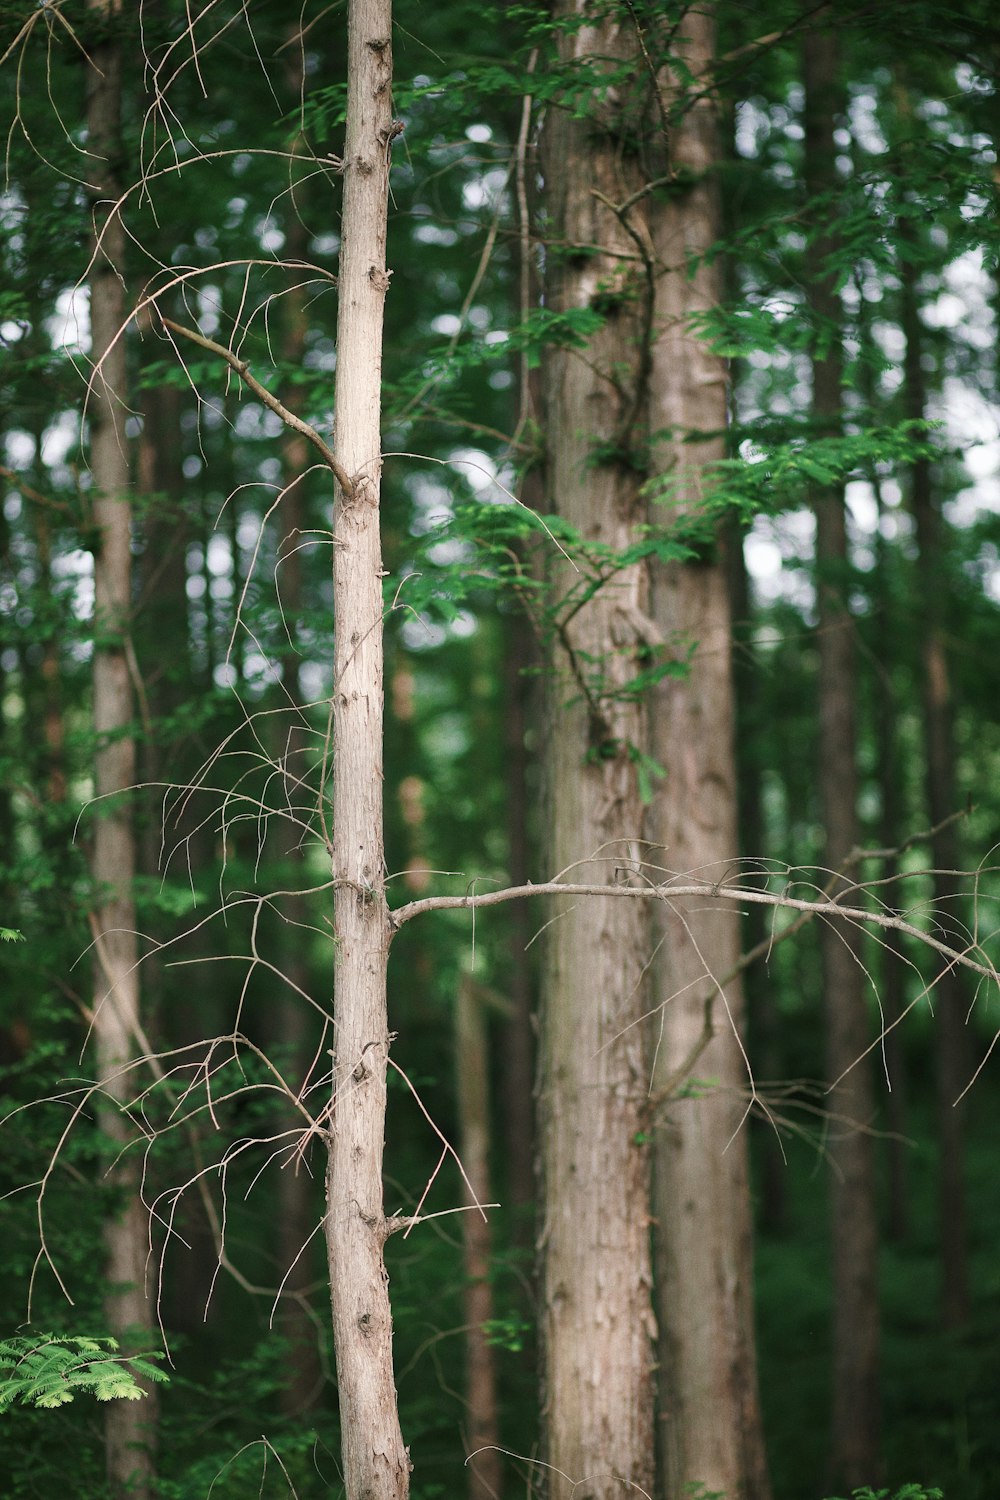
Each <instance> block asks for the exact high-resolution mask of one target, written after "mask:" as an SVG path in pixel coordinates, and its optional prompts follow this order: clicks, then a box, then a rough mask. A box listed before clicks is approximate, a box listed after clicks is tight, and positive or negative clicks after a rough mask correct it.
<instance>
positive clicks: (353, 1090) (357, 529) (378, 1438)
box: [326, 0, 410, 1500]
mask: <svg viewBox="0 0 1000 1500" xmlns="http://www.w3.org/2000/svg"><path fill="white" fill-rule="evenodd" d="M391 37H392V11H391V6H390V4H389V3H388V0H351V5H350V9H349V13H348V99H347V138H346V142H345V146H344V160H343V173H344V203H343V217H342V242H341V252H340V267H339V298H340V301H339V314H338V324H337V375H336V390H335V400H336V416H335V425H334V452H335V453H336V455H337V457H338V460H339V462H340V464H341V466H342V468H343V469H344V471H346V474H347V475H348V476H349V477H350V489H349V490H348V489H346V488H345V487H343V486H341V485H338V487H337V494H336V500H335V505H334V519H333V526H334V547H333V559H334V562H333V588H334V611H335V629H336V637H335V644H334V687H333V693H334V700H333V835H332V836H333V849H332V864H333V879H334V942H335V966H336V967H335V980H334V1023H335V1048H336V1052H335V1069H334V1092H333V1099H332V1103H331V1114H330V1135H329V1169H328V1173H327V1217H326V1243H327V1252H328V1258H329V1268H330V1288H331V1299H332V1305H333V1333H334V1349H335V1355H336V1362H337V1380H338V1386H339V1394H340V1420H341V1442H342V1450H343V1471H344V1482H345V1485H346V1489H347V1495H348V1500H403V1497H405V1496H406V1494H407V1492H408V1489H409V1469H410V1464H409V1456H408V1454H407V1451H406V1449H405V1448H404V1446H403V1439H402V1436H401V1434H400V1430H399V1416H398V1412H397V1406H396V1391H395V1385H394V1381H393V1369H392V1319H391V1315H390V1309H389V1293H388V1277H387V1275H386V1269H385V1263H384V1259H383V1249H384V1245H385V1240H386V1237H387V1233H388V1230H389V1226H388V1225H387V1223H386V1219H385V1214H384V1204H383V1193H382V1150H383V1138H384V1133H385V1108H386V1067H387V1059H388V1051H389V1026H388V1018H387V1014H386V963H387V958H388V950H389V938H390V932H391V926H390V920H389V913H388V908H387V906H386V899H385V860H384V851H383V834H382V708H383V701H382V693H383V684H382V677H383V660H382V558H381V544H380V537H379V488H380V479H381V468H382V461H381V456H380V454H381V446H380V433H379V416H380V390H381V349H382V324H383V313H384V303H385V294H386V290H387V288H388V285H389V277H388V274H387V271H386V266H385V242H386V209H387V198H388V186H389V147H390V141H391V135H392V116H391V101H390V86H391V80H392V46H391Z"/></svg>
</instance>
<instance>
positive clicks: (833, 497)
mask: <svg viewBox="0 0 1000 1500" xmlns="http://www.w3.org/2000/svg"><path fill="white" fill-rule="evenodd" d="M803 61H804V72H805V88H806V100H805V132H806V140H805V180H806V189H807V192H808V194H809V196H810V198H811V199H820V198H823V197H824V196H825V195H829V201H830V202H834V201H835V199H836V191H837V182H838V179H837V172H836V145H835V142H834V138H833V136H834V127H835V120H836V117H837V116H838V115H840V114H842V113H843V112H844V103H845V100H844V95H843V89H842V85H841V83H840V58H839V48H838V46H837V42H836V38H835V37H834V36H833V34H832V33H831V32H829V31H813V32H810V33H809V34H808V35H807V37H806V39H805V44H804V55H803ZM819 211H820V212H822V213H826V214H829V213H831V212H832V210H831V209H830V207H829V205H828V203H824V204H823V206H822V207H821V208H820V210H819ZM835 250H836V243H835V240H834V237H833V235H832V233H830V232H827V233H825V234H823V235H821V236H819V237H817V239H816V240H815V241H814V244H813V256H814V258H815V262H816V264H817V265H818V266H819V268H820V270H819V274H818V275H817V277H816V279H815V280H814V281H813V282H812V284H811V286H810V289H809V299H810V305H811V308H812V312H813V317H814V320H815V323H816V325H817V337H819V338H820V339H821V340H823V341H824V342H828V345H829V352H828V353H826V354H825V355H823V356H818V355H814V356H813V360H812V371H813V417H814V422H815V426H816V430H817V431H818V432H821V433H828V434H830V433H836V432H838V431H839V430H840V425H841V383H842V357H841V352H840V321H841V310H840V301H839V297H838V295H837V291H836V285H835V275H834V273H833V271H832V270H831V268H830V264H829V262H830V259H831V257H832V255H833V254H834V253H835ZM815 511H816V567H817V595H818V597H817V617H818V623H819V695H820V702H819V754H820V768H819V783H820V796H821V802H822V811H823V826H824V829H825V834H826V843H825V858H824V863H825V865H826V867H827V869H828V870H830V871H835V870H837V869H838V868H840V867H841V866H842V865H843V864H844V861H845V860H846V859H847V858H848V856H849V855H850V854H851V852H852V851H853V850H854V849H855V848H856V847H857V843H858V821H857V811H856V809H857V770H856V766H855V743H856V724H855V709H856V704H857V695H858V689H857V672H856V666H855V651H854V625H853V621H852V619H851V615H850V610H849V606H848V597H847V594H848V551H847V520H846V512H845V508H844V494H843V489H842V488H836V489H830V490H827V491H825V492H823V493H820V494H817V495H816V497H815ZM844 885H845V886H846V881H845V882H844ZM834 895H836V891H834ZM822 957H823V986H824V1003H825V1010H826V1068H827V1076H828V1082H829V1086H830V1087H829V1093H828V1101H829V1113H830V1121H831V1124H830V1135H829V1140H828V1142H827V1150H828V1153H829V1158H830V1168H831V1171H830V1209H831V1239H832V1252H833V1400H832V1417H831V1439H830V1472H829V1479H830V1482H831V1484H832V1485H834V1486H838V1485H843V1486H847V1487H848V1488H849V1487H851V1486H854V1485H860V1484H863V1483H865V1482H867V1483H873V1482H874V1481H875V1479H876V1478H877V1477H878V1471H879V1373H878V1370H879V1316H878V1314H879V1308H878V1228H877V1219H876V1206H875V1152H874V1142H873V1140H872V1136H871V1134H870V1129H871V1126H872V1123H873V1117H874V1112H875V1106H874V1087H873V1081H872V1069H871V1059H870V1057H865V1056H864V1053H865V1052H866V1049H867V1048H868V1046H869V1044H870V1043H871V1040H872V1033H871V1025H870V1021H869V1016H868V1008H867V1004H866V1000H865V992H864V985H865V976H864V972H863V970H862V968H861V965H860V960H859V952H858V940H857V936H856V934H855V932H854V931H853V930H852V929H851V928H849V927H838V928H836V929H835V928H834V927H833V925H832V924H827V925H825V926H824V928H823V935H822Z"/></svg>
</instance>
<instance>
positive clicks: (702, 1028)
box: [650, 11, 770, 1500]
mask: <svg viewBox="0 0 1000 1500" xmlns="http://www.w3.org/2000/svg"><path fill="white" fill-rule="evenodd" d="M714 47H715V35H714V22H713V18H712V16H711V14H710V13H708V12H705V11H701V12H695V11H691V12H689V13H688V15H687V16H686V18H685V19H684V21H683V23H682V24H681V26H680V28H679V30H678V32H677V34H676V36H675V37H674V40H673V47H672V50H674V51H676V52H679V53H680V55H681V56H682V57H683V60H684V62H685V64H686V67H687V68H688V69H690V73H691V75H692V76H693V79H694V83H693V85H688V86H687V87H685V84H684V82H683V80H681V79H678V82H677V84H676V86H675V85H673V83H672V81H671V79H670V78H669V77H668V76H665V77H664V79H663V82H662V84H661V92H663V93H665V95H666V100H665V104H666V108H667V110H669V111H670V112H671V114H673V107H674V106H676V107H677V108H678V110H679V113H678V115H677V116H676V117H673V118H672V120H671V128H670V133H669V141H668V145H669V153H670V160H669V171H670V172H671V174H672V175H673V176H674V177H675V180H676V181H679V182H684V183H685V184H687V186H686V187H685V189H684V190H683V191H682V192H680V193H679V195H678V189H677V188H675V190H674V194H673V195H672V196H671V199H670V200H669V201H668V202H666V203H664V204H662V205H661V206H659V207H658V209H657V212H656V217H655V219H654V228H653V237H654V248H655V254H656V261H657V295H656V306H655V328H654V334H655V337H654V342H653V359H652V372H651V389H650V407H651V419H650V425H651V428H652V429H653V431H654V433H656V434H662V435H661V436H660V437H659V440H658V441H656V442H655V445H654V447H653V450H652V456H653V461H654V466H655V469H656V471H657V472H659V473H660V474H662V475H665V476H667V477H668V478H669V480H670V481H671V484H672V486H673V487H672V489H671V491H670V494H669V497H668V504H669V511H668V512H667V515H668V517H677V518H678V520H679V522H680V524H682V525H683V524H684V523H685V522H689V521H690V520H691V519H692V518H693V517H694V516H696V515H697V512H698V509H699V507H700V505H701V500H702V496H703V494H704V493H705V491H706V490H709V491H710V488H711V480H710V478H708V477H707V476H706V475H705V474H704V469H705V466H706V465H710V464H712V463H714V462H717V461H718V460H720V459H721V458H723V457H724V454H725V444H724V436H723V433H724V429H725V425H726V405H727V403H726V372H725V367H724V364H723V361H722V360H720V359H719V358H718V357H717V356H715V355H714V354H712V352H711V351H710V350H709V349H708V347H707V345H706V344H704V343H703V342H702V341H701V340H700V339H699V338H698V337H697V336H696V334H695V333H694V331H693V330H692V328H691V326H690V318H691V315H692V314H693V313H695V312H697V311H700V310H702V309H704V308H706V307H710V306H712V305H713V304H714V303H716V302H717V301H718V300H719V297H720V293H721V285H720V274H719V269H718V265H717V263H716V264H714V265H708V264H706V263H699V264H696V265H694V266H693V267H692V266H690V265H689V258H690V257H691V256H692V255H698V254H700V253H701V252H702V251H704V250H705V249H706V248H707V247H708V246H709V245H711V244H713V243H714V242H715V241H716V240H717V239H718V238H719V235H720V224H721V219H720V208H719V189H718V181H717V177H716V175H715V174H716V168H717V164H718V161H719V156H718V150H719V147H718V126H717V120H716V107H715V104H714V101H713V98H712V94H711V92H710V90H709V89H708V88H705V87H703V84H702V80H704V79H705V78H706V76H707V75H708V71H709V70H710V68H711V66H712V62H713V58H714ZM685 95H688V97H687V98H686V97H685ZM694 434H701V435H702V436H700V437H698V438H696V439H695V440H693V441H692V440H689V441H686V442H685V441H684V439H685V438H689V439H691V437H692V435H694ZM702 545H703V547H704V556H703V558H702V560H700V561H698V562H692V563H683V564H671V565H669V566H667V567H664V568H663V569H661V570H660V571H659V572H658V573H655V574H654V585H653V601H654V608H653V613H654V618H655V620H656V624H657V626H658V628H659V630H660V631H661V633H662V634H663V636H664V637H665V638H666V639H667V640H668V641H670V642H675V643H677V647H678V649H679V653H680V656H681V659H684V658H685V657H687V655H688V653H689V651H692V649H693V656H692V658H691V661H690V671H689V673H688V674H687V675H686V676H683V677H674V678H667V679H665V680H664V681H663V682H662V683H661V685H660V686H659V688H658V689H657V690H656V692H655V694H654V700H653V705H652V718H653V754H654V756H655V758H656V760H657V761H658V762H659V764H660V765H661V766H662V767H663V768H664V770H665V772H666V775H665V777H664V779H663V781H662V782H661V784H660V786H659V789H658V792H657V796H656V799H655V802H654V805H653V808H652V818H651V828H652V833H653V837H654V838H655V841H656V843H657V844H658V845H659V846H660V847H661V849H662V851H663V852H662V854H660V855H658V856H654V858H656V859H657V862H659V863H666V864H667V865H668V866H669V868H670V870H672V871H679V872H687V871H692V872H694V873H695V874H697V875H698V876H699V877H702V878H706V877H707V878H709V879H716V878H721V877H723V876H724V875H725V874H726V873H727V871H728V870H730V869H732V867H733V861H734V859H735V856H736V851H737V825H736V771H735V762H734V753H733V711H734V710H733V687H732V670H731V629H730V615H729V599H728V588H727V578H726V570H725V568H724V566H723V563H722V561H721V559H720V556H719V551H718V548H719V543H718V542H715V543H713V541H712V530H711V527H710V526H709V525H708V524H707V523H706V526H705V532H704V540H703V543H702ZM712 908H713V909H712V910H710V911H706V910H705V903H703V902H701V903H698V902H694V903H692V902H680V901H679V902H676V903H674V902H671V903H665V904H664V905H663V907H662V908H661V915H660V936H661V947H660V954H659V961H658V967H657V973H656V987H657V988H656V999H657V1002H658V1006H659V1009H658V1013H657V1017H656V1025H655V1043H654V1045H655V1052H656V1068H655V1072H654V1078H653V1094H654V1098H655V1099H657V1100H658V1101H659V1102H660V1103H661V1105H662V1110H661V1112H660V1113H659V1116H658V1120H657V1128H656V1131H655V1136H654V1168H653V1172H654V1188H653V1191H654V1200H653V1201H654V1212H655V1221H654V1222H655V1225H656V1274H657V1284H656V1311H657V1318H658V1321H659V1324H660V1424H661V1425H660V1433H659V1440H660V1448H661V1452H662V1456H663V1467H664V1476H663V1478H664V1492H665V1493H666V1494H667V1495H669V1496H671V1497H673V1496H675V1495H681V1494H682V1493H684V1492H685V1486H687V1485H692V1486H695V1485H698V1484H703V1485H704V1486H705V1487H706V1489H707V1490H708V1491H713V1492H714V1491H722V1492H724V1493H725V1495H726V1497H727V1500H765V1497H767V1496H768V1495H769V1493H770V1486H769V1481H768V1476H767V1465H766V1458H765V1453H764V1444H763V1435H762V1429H761V1417H760V1409H759V1399H758V1390H757V1369H756V1350H755V1340H754V1328H753V1308H752V1289H753V1263H752V1233H751V1218H750V1196H749V1182H748V1162H747V1130H746V1120H745V1114H746V1098H747V1090H748V1087H749V1079H748V1076H747V1064H746V1058H745V1054H744V1051H743V1044H742V1041H741V1034H742V1030H743V995H742V988H741V986H740V984H739V982H738V981H737V982H733V983H730V984H727V985H726V986H725V988H724V990H720V988H719V985H718V984H717V983H716V979H718V978H719V977H720V976H722V975H724V974H725V973H726V971H727V970H729V969H730V968H731V967H732V965H733V963H734V962H735V960H736V958H737V956H738V954H739V950H740V918H739V914H738V912H737V911H735V910H727V909H724V908H722V907H721V906H720V905H718V904H717V903H712ZM709 1035H711V1040H707V1039H708V1037H709ZM678 1071H680V1074H681V1076H680V1077H678ZM695 1080H710V1082H706V1083H705V1084H701V1083H700V1082H697V1081H695Z"/></svg>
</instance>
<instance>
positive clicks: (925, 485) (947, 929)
mask: <svg viewBox="0 0 1000 1500" xmlns="http://www.w3.org/2000/svg"><path fill="white" fill-rule="evenodd" d="M899 92H900V93H902V90H900V91H899ZM904 109H906V110H907V112H908V100H905V97H904ZM900 276H901V282H902V325H903V337H904V338H905V340H906V352H905V357H904V369H905V377H906V384H905V387H904V395H905V400H906V415H907V416H908V417H909V418H911V419H912V420H914V421H923V420H924V418H925V417H926V414H927V393H926V389H925V383H924V374H923V366H922V362H921V355H922V351H923V338H922V336H921V335H922V329H921V322H920V313H919V310H918V302H917V285H916V271H915V268H914V266H913V263H912V261H911V260H910V259H909V258H908V257H907V256H904V257H903V259H902V267H901V271H900ZM910 503H911V506H912V508H913V518H914V521H915V522H916V529H917V548H918V555H917V584H918V592H919V598H920V601H921V614H920V627H919V628H920V671H921V697H922V701H923V719H924V758H925V784H926V788H927V807H928V811H929V813H930V820H931V826H932V828H933V829H934V830H935V831H934V833H933V835H932V837H931V861H932V863H933V866H934V906H935V913H936V922H937V924H938V927H939V928H940V930H941V932H942V934H943V935H944V937H945V940H946V941H948V942H952V943H953V944H954V945H955V946H956V947H958V948H963V947H964V946H965V944H966V943H967V941H968V937H967V934H966V932H965V930H964V929H963V927H962V921H961V894H960V889H959V879H958V869H959V861H960V853H959V837H958V826H957V824H956V823H955V822H950V823H947V825H946V826H942V824H944V823H945V820H946V819H948V818H951V817H952V815H953V814H954V813H955V812H957V811H958V803H957V790H956V786H955V730H954V717H953V710H952V700H951V672H950V668H949V665H948V652H947V648H946V645H945V620H944V612H945V607H946V601H947V581H946V578H945V577H944V576H943V573H942V568H941V559H942V557H943V555H944V553H943V550H942V549H943V548H945V547H947V541H946V539H945V536H944V522H943V520H942V517H941V513H940V509H939V507H938V505H937V503H936V500H935V497H934V486H933V476H932V473H931V465H930V461H929V460H928V459H926V458H918V459H917V460H916V462H915V463H914V464H913V467H912V469H911V471H910ZM964 989H965V987H964V985H963V983H962V979H961V975H960V973H959V971H958V970H957V969H956V968H955V967H954V966H951V965H948V966H946V967H943V968H942V969H941V970H940V972H939V974H938V975H937V979H936V983H935V985H934V991H933V995H934V1001H935V1009H936V1013H937V1029H936V1047H935V1056H936V1061H937V1098H938V1131H939V1134H940V1138H941V1157H940V1169H939V1170H940V1179H939V1183H938V1194H939V1210H940V1223H941V1257H942V1312H943V1316H944V1321H945V1325H946V1326H947V1327H949V1328H957V1327H959V1326H961V1324H963V1323H965V1322H966V1321H967V1320H968V1316H969V1269H968V1249H967V1245H966V1207H965V1178H964V1162H965V1150H964V1134H965V1131H964V1120H965V1108H964V1104H961V1103H959V1097H960V1095H961V1094H962V1092H963V1090H964V1089H965V1087H966V1084H967V1083H968V1081H969V1077H970V1067H969V1056H968V1046H967V1042H966V1034H965V1018H966V1015H967V1013H968V1009H969V1006H968V1002H967V1000H966V999H965V995H964Z"/></svg>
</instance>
